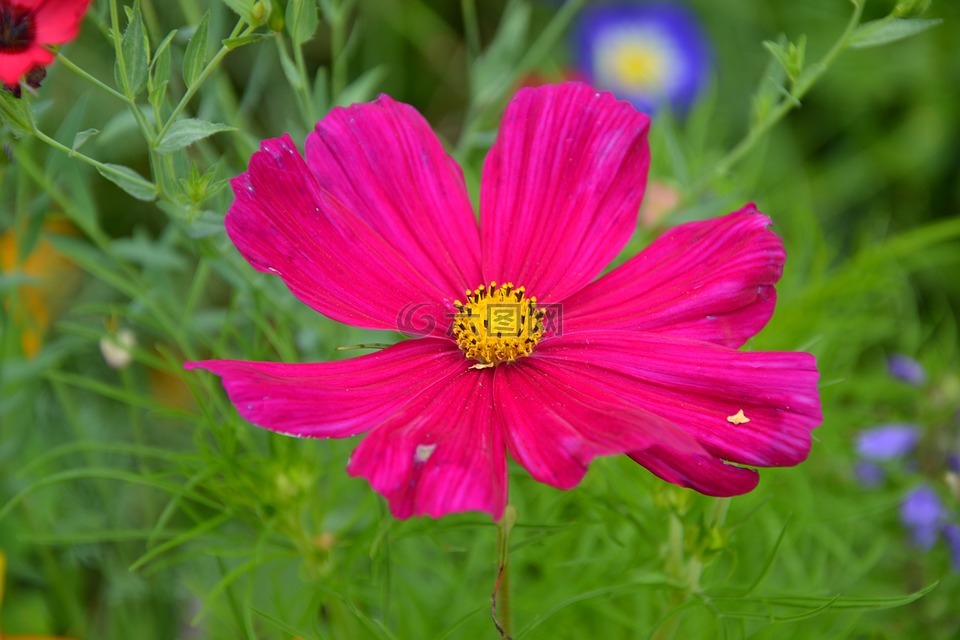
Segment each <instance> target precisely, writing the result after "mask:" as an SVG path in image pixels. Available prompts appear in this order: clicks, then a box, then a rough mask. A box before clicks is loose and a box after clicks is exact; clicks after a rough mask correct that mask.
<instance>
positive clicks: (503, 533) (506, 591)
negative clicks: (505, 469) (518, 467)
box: [490, 504, 518, 640]
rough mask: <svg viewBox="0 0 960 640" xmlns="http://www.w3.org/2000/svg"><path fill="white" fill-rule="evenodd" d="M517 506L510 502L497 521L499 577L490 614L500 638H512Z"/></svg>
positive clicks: (491, 600)
mask: <svg viewBox="0 0 960 640" xmlns="http://www.w3.org/2000/svg"><path fill="white" fill-rule="evenodd" d="M517 516H518V514H517V508H516V507H514V506H513V505H510V504H508V505H507V507H506V509H504V510H503V517H501V518H500V520H499V521H498V522H497V579H496V582H494V585H493V593H492V594H491V595H490V615H491V617H492V618H493V624H494V626H495V627H496V628H497V631H498V632H499V633H500V638H501V639H503V640H510V637H511V636H510V630H511V620H510V618H511V610H510V562H509V560H510V530H511V529H513V525H514V524H516V522H517ZM498 603H499V605H500V607H499V608H500V617H499V618H497V604H498Z"/></svg>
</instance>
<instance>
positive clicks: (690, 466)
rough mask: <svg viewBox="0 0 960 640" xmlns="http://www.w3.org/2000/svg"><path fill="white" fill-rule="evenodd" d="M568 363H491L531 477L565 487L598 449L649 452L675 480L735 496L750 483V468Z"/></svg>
mask: <svg viewBox="0 0 960 640" xmlns="http://www.w3.org/2000/svg"><path fill="white" fill-rule="evenodd" d="M566 364H567V363H559V362H552V361H550V360H549V359H546V358H537V357H531V358H526V359H524V360H522V361H520V362H518V363H517V364H516V365H508V366H502V367H498V368H497V370H496V381H495V387H494V388H495V399H496V404H497V409H498V411H499V412H500V414H501V416H502V418H503V425H504V430H505V436H506V441H507V448H508V450H509V451H510V455H512V456H513V457H514V458H515V459H516V460H517V462H519V463H520V464H521V465H522V466H523V467H524V468H525V469H526V470H527V471H529V472H530V475H531V476H533V477H534V478H535V479H536V480H538V481H540V482H543V483H546V484H549V485H551V486H554V487H558V488H560V489H570V488H571V487H574V486H575V485H577V484H578V483H579V482H580V480H581V479H582V478H583V475H584V474H585V473H586V471H587V465H589V463H590V461H591V460H592V459H593V458H595V457H596V456H602V455H612V454H619V453H628V452H634V451H642V452H647V451H655V452H656V454H657V455H656V456H655V457H653V456H651V463H650V464H645V466H647V467H648V468H649V469H650V470H651V471H653V472H654V473H656V474H657V475H659V476H661V477H663V478H664V479H666V480H669V481H670V482H674V483H676V484H679V485H681V486H685V487H692V488H695V489H697V490H699V491H702V492H703V493H709V494H711V495H733V494H735V493H745V492H746V491H749V490H751V489H753V487H754V486H755V485H756V474H755V473H754V472H752V471H749V470H747V469H741V468H739V467H734V466H730V465H725V464H724V463H723V462H722V461H720V460H719V459H717V458H714V457H713V456H711V455H710V454H709V453H707V451H706V450H704V448H703V447H702V446H701V445H700V444H699V443H698V442H697V441H696V440H695V439H694V438H693V437H691V436H690V435H689V434H687V433H686V432H684V431H683V430H682V429H680V428H678V427H677V426H675V425H673V424H671V423H670V422H669V421H667V420H665V419H663V418H662V417H660V416H657V415H654V414H653V413H651V412H649V411H646V410H644V409H641V408H638V407H635V406H631V405H629V404H627V403H625V402H623V401H622V400H620V399H619V398H618V397H617V396H616V395H614V394H612V393H611V392H610V391H609V390H607V389H606V388H604V387H602V386H600V385H598V384H596V383H593V382H592V381H586V380H583V379H582V378H581V377H579V374H578V372H577V370H576V368H570V367H568V366H566ZM659 458H669V459H670V460H671V461H672V462H673V465H672V466H671V465H667V464H664V463H659V462H658V459H659ZM677 470H679V471H677Z"/></svg>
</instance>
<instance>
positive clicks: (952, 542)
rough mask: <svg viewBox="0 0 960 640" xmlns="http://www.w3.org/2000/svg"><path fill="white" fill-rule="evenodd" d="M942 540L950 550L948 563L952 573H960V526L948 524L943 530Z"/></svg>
mask: <svg viewBox="0 0 960 640" xmlns="http://www.w3.org/2000/svg"><path fill="white" fill-rule="evenodd" d="M943 539H944V540H946V541H947V547H949V548H950V563H951V564H952V565H953V570H954V571H960V524H948V525H947V526H945V527H944V528H943Z"/></svg>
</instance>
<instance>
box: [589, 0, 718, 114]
mask: <svg viewBox="0 0 960 640" xmlns="http://www.w3.org/2000/svg"><path fill="white" fill-rule="evenodd" d="M577 27H578V28H577V31H576V36H575V37H576V46H577V58H578V66H579V68H580V72H581V73H582V74H583V75H584V76H586V78H588V79H589V81H590V83H591V84H592V85H593V86H594V87H596V88H598V89H608V90H610V91H612V92H613V93H614V94H615V95H617V96H618V97H620V98H623V99H626V100H629V101H630V102H632V103H633V105H634V106H635V107H637V109H639V110H641V111H644V112H647V113H652V112H654V111H656V110H657V109H658V108H659V107H661V106H664V105H665V104H666V105H669V106H670V108H672V109H673V110H675V111H678V112H684V111H686V110H687V109H688V108H689V107H690V105H691V104H693V101H694V100H695V99H696V97H697V95H698V94H699V93H700V92H701V90H702V89H703V87H704V85H705V84H706V81H707V76H708V73H709V70H710V51H709V47H708V44H707V39H706V37H705V36H704V34H703V31H702V30H701V28H700V25H699V24H698V23H697V20H696V18H695V17H694V16H693V15H692V14H691V13H690V12H689V11H688V10H687V9H685V8H683V7H682V6H679V5H676V4H648V5H637V4H611V5H600V6H588V7H587V8H585V9H584V10H583V12H582V13H581V20H580V21H579V23H578V25H577Z"/></svg>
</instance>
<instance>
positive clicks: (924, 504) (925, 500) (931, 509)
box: [900, 485, 946, 549]
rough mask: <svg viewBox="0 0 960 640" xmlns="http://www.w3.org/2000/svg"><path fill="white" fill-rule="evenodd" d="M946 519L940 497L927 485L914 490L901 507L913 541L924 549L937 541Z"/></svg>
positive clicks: (902, 516)
mask: <svg viewBox="0 0 960 640" xmlns="http://www.w3.org/2000/svg"><path fill="white" fill-rule="evenodd" d="M945 517H946V511H944V508H943V504H942V503H941V502H940V496H938V495H937V492H936V491H934V490H933V489H931V488H930V487H928V486H926V485H922V486H920V487H917V488H916V489H914V490H913V492H911V493H910V494H909V495H908V496H907V497H906V499H904V501H903V504H902V505H900V519H901V520H902V521H903V524H904V525H905V526H906V527H907V528H908V529H910V535H911V537H913V541H914V542H915V543H916V544H917V546H919V547H921V548H923V549H929V548H930V547H932V546H933V545H934V543H935V542H936V541H937V536H938V535H940V529H941V527H942V524H943V520H944V518H945Z"/></svg>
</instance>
